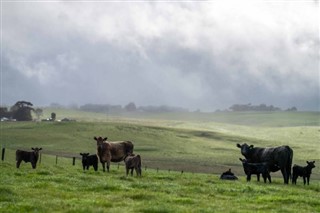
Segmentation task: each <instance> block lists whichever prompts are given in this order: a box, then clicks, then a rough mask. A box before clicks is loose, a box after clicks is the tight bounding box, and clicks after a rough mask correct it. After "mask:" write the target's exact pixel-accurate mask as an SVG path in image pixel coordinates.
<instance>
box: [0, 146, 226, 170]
mask: <svg viewBox="0 0 320 213" xmlns="http://www.w3.org/2000/svg"><path fill="white" fill-rule="evenodd" d="M8 152H9V153H8ZM43 156H48V157H50V160H49V159H48V158H47V157H46V158H45V159H46V161H47V162H46V163H48V164H55V165H66V164H69V165H72V166H75V165H76V164H78V165H81V166H82V162H81V161H82V157H81V156H80V155H79V156H76V154H73V153H62V152H54V151H43V150H42V151H41V152H39V159H38V162H37V163H38V164H41V163H43V161H44V157H43ZM1 160H2V161H10V162H15V150H14V149H11V148H2V150H1ZM77 162H78V163H77ZM170 163H172V162H164V161H159V160H152V159H142V168H141V169H142V170H144V171H147V170H148V169H152V170H155V171H156V172H159V171H168V172H179V173H181V174H183V173H185V172H188V173H214V174H218V173H217V172H214V171H213V169H212V167H211V166H209V165H202V167H204V169H202V170H197V169H196V168H197V166H196V165H186V164H185V163H183V162H181V163H180V164H179V163H178V164H179V165H178V164H174V165H171V164H170ZM177 165H178V166H177ZM111 166H116V167H117V168H118V169H120V167H121V166H124V163H123V162H119V163H111ZM216 166H219V167H222V168H223V169H224V170H225V168H227V166H225V165H216ZM193 167H195V168H193ZM223 169H220V170H223ZM208 171H209V172H208Z"/></svg>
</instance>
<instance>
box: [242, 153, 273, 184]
mask: <svg viewBox="0 0 320 213" xmlns="http://www.w3.org/2000/svg"><path fill="white" fill-rule="evenodd" d="M239 160H240V161H241V162H242V166H243V170H244V173H246V175H247V181H250V180H251V175H252V174H256V175H257V177H258V181H260V174H262V177H263V181H264V182H265V183H266V182H267V178H268V180H269V183H271V176H270V172H269V169H268V168H269V166H268V163H266V162H265V163H248V161H247V160H245V159H241V158H239Z"/></svg>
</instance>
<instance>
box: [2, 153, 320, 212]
mask: <svg viewBox="0 0 320 213" xmlns="http://www.w3.org/2000/svg"><path fill="white" fill-rule="evenodd" d="M50 158H51V159H50ZM54 160H55V159H54V157H53V156H50V155H48V156H47V155H43V161H42V163H41V164H40V165H38V167H37V169H36V170H32V169H31V166H30V165H29V164H22V165H21V168H20V169H19V170H17V169H13V168H14V163H12V162H2V163H1V164H0V165H1V179H0V181H1V185H0V212H319V211H320V201H319V199H318V198H319V196H318V194H319V191H320V187H319V181H313V182H312V184H311V185H310V186H308V187H305V186H303V185H301V184H298V185H296V186H292V185H284V184H282V180H281V179H278V178H275V179H274V182H273V183H272V184H264V183H261V182H260V183H258V182H256V181H252V182H250V183H246V181H245V179H244V177H240V180H239V181H235V182H233V181H221V180H219V179H218V176H217V175H212V174H203V173H197V174H193V173H187V172H185V173H183V174H181V173H180V172H174V171H170V172H168V171H164V170H161V171H160V170H159V172H157V171H156V170H151V169H148V170H147V171H145V170H143V171H142V172H143V173H142V174H143V176H142V177H141V178H138V177H136V176H134V177H130V176H129V177H125V175H124V167H123V166H120V168H119V169H118V168H116V167H112V169H111V171H110V173H103V172H102V171H98V172H94V171H93V169H92V168H91V169H90V170H89V171H86V172H83V171H82V168H81V166H80V161H78V162H77V164H76V165H75V166H72V165H71V162H70V161H69V160H70V159H61V160H62V161H63V162H61V163H64V164H62V165H61V164H60V163H59V164H58V165H54V164H52V162H53V161H54ZM302 195H303V196H302Z"/></svg>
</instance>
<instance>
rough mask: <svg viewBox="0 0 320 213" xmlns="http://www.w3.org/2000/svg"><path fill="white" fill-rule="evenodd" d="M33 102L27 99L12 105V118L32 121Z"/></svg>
mask: <svg viewBox="0 0 320 213" xmlns="http://www.w3.org/2000/svg"><path fill="white" fill-rule="evenodd" d="M32 106H33V104H32V103H30V102H27V101H18V102H17V103H15V105H13V106H12V107H11V109H10V110H11V112H12V118H13V119H16V120H17V121H31V120H32V115H31V111H33V110H34V109H33V108H32Z"/></svg>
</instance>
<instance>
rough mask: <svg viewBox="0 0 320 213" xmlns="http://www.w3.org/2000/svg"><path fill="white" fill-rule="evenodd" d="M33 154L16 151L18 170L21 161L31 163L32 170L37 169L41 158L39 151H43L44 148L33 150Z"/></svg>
mask: <svg viewBox="0 0 320 213" xmlns="http://www.w3.org/2000/svg"><path fill="white" fill-rule="evenodd" d="M31 149H32V150H33V151H32V152H27V151H22V150H19V149H18V150H17V151H16V161H17V168H19V167H20V164H21V161H24V162H26V163H28V162H30V163H31V165H32V168H33V169H35V168H36V166H37V162H38V158H39V151H40V150H42V148H31Z"/></svg>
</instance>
